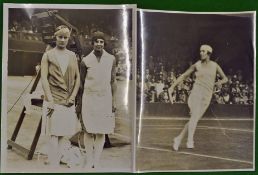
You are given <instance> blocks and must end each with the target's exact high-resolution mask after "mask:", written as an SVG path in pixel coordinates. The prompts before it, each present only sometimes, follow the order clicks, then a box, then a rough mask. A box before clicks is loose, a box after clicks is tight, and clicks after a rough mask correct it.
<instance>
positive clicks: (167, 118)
mask: <svg viewBox="0 0 258 175" xmlns="http://www.w3.org/2000/svg"><path fill="white" fill-rule="evenodd" d="M136 119H137V120H189V119H190V117H143V118H139V117H137V118H136ZM214 120H221V121H253V120H254V119H253V118H217V119H216V118H202V119H200V121H214Z"/></svg>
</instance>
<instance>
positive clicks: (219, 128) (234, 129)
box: [143, 125, 254, 133]
mask: <svg viewBox="0 0 258 175" xmlns="http://www.w3.org/2000/svg"><path fill="white" fill-rule="evenodd" d="M155 126H158V127H155ZM162 126H164V127H162ZM171 126H172V127H171ZM144 127H145V128H152V129H167V130H169V129H182V127H184V125H147V126H146V125H143V128H144ZM179 127H180V128H179ZM197 129H215V130H221V129H224V130H227V131H239V132H251V133H253V132H254V130H250V129H238V128H225V127H223V128H221V127H215V126H206V125H201V126H197Z"/></svg>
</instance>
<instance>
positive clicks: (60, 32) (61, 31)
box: [54, 28, 70, 37]
mask: <svg viewBox="0 0 258 175" xmlns="http://www.w3.org/2000/svg"><path fill="white" fill-rule="evenodd" d="M54 35H55V36H57V35H67V36H68V37H70V30H69V29H68V28H61V29H59V30H58V31H56V32H55V34H54Z"/></svg>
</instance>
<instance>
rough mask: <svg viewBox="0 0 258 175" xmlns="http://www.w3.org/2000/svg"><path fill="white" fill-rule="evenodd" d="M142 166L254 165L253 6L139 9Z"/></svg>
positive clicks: (206, 167)
mask: <svg viewBox="0 0 258 175" xmlns="http://www.w3.org/2000/svg"><path fill="white" fill-rule="evenodd" d="M137 17H138V18H137V21H138V22H137V23H138V24H137V26H138V36H137V38H138V41H137V52H138V53H137V56H138V58H137V126H136V135H137V137H136V140H137V141H136V163H135V164H136V171H138V172H149V171H164V172H166V171H240V170H243V171H252V170H254V165H255V161H254V159H255V150H254V148H255V147H254V145H255V140H254V139H255V108H254V106H255V105H254V102H255V89H256V87H255V85H256V82H255V80H256V77H255V75H256V74H255V65H256V62H255V57H256V53H255V47H256V44H255V26H256V24H255V21H256V14H255V12H253V11H250V12H230V13H229V12H225V13H224V12H223V13H222V12H218V13H208V12H205V13H204V12H202V13H195V12H171V11H156V10H142V9H139V10H138V13H137Z"/></svg>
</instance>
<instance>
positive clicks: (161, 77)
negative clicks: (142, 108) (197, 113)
mask: <svg viewBox="0 0 258 175" xmlns="http://www.w3.org/2000/svg"><path fill="white" fill-rule="evenodd" d="M150 65H151V64H148V65H147V67H146V68H145V69H144V71H143V72H142V71H141V70H140V69H138V70H137V90H138V93H137V94H138V96H137V98H138V100H139V99H140V98H142V97H141V91H143V99H144V101H145V102H148V103H155V102H161V103H170V100H169V96H168V88H169V87H170V86H171V84H173V82H174V81H175V80H176V78H178V77H179V76H180V75H181V73H182V70H181V69H180V70H178V69H177V68H174V67H167V66H165V63H162V62H158V63H157V64H153V65H154V66H150ZM150 67H151V68H150ZM226 74H227V77H228V79H229V81H228V83H226V84H224V85H223V86H222V87H216V88H215V89H214V95H213V98H212V103H217V104H245V105H248V104H253V95H254V93H253V89H254V87H253V81H252V80H247V77H244V76H243V72H242V71H241V70H237V71H235V72H234V71H233V70H232V69H230V70H229V71H228V72H226ZM142 77H143V78H144V79H143V80H142ZM194 79H195V77H194V75H192V76H191V77H188V78H187V79H186V80H185V81H184V82H183V83H181V84H179V85H178V86H177V87H176V88H175V91H174V93H173V94H172V98H173V99H172V101H173V102H174V103H187V100H188V96H189V94H190V91H191V89H192V86H193V83H194ZM141 82H143V83H141ZM142 85H143V87H142Z"/></svg>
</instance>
